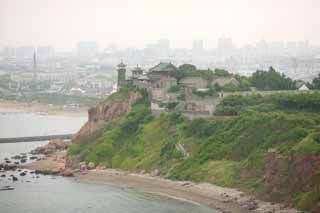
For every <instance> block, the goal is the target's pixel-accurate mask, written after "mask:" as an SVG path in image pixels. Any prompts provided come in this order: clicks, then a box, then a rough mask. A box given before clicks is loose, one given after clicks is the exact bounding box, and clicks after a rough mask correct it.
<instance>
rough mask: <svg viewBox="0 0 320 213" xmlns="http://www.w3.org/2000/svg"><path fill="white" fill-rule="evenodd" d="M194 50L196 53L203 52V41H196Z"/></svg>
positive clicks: (193, 44)
mask: <svg viewBox="0 0 320 213" xmlns="http://www.w3.org/2000/svg"><path fill="white" fill-rule="evenodd" d="M192 50H194V51H203V50H204V46H203V40H194V41H193V43H192Z"/></svg>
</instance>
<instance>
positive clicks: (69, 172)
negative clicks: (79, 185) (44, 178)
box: [61, 169, 73, 177]
mask: <svg viewBox="0 0 320 213" xmlns="http://www.w3.org/2000/svg"><path fill="white" fill-rule="evenodd" d="M61 175H62V176H64V177H73V171H72V170H71V169H65V170H64V171H62V173H61Z"/></svg>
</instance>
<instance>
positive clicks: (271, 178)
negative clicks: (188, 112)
mask: <svg viewBox="0 0 320 213" xmlns="http://www.w3.org/2000/svg"><path fill="white" fill-rule="evenodd" d="M130 93H140V94H141V95H140V96H139V97H138V96H135V97H136V99H135V103H134V104H132V105H131V107H130V108H128V105H126V106H127V108H126V110H122V112H123V113H119V114H117V116H113V117H112V119H110V120H108V119H104V121H105V122H104V124H103V125H100V126H99V128H95V131H94V133H92V134H89V135H88V136H87V137H84V138H82V139H83V140H81V143H79V142H77V141H75V143H74V144H73V145H71V147H70V148H69V151H68V152H69V156H70V162H72V163H70V166H72V164H73V165H74V164H75V162H79V161H82V160H85V161H87V162H95V163H96V164H100V165H105V166H107V167H112V168H119V169H123V170H130V171H139V172H141V171H145V172H150V173H155V174H159V175H162V176H165V177H167V178H170V179H174V180H192V181H195V182H202V181H206V182H210V183H214V184H217V185H220V186H228V187H234V188H239V189H241V190H245V191H248V192H252V193H254V194H257V195H259V196H260V197H261V198H264V199H266V200H274V201H282V202H285V203H288V204H289V205H294V206H295V207H298V208H300V209H308V210H310V209H312V210H316V211H319V210H320V207H319V205H318V204H319V198H320V173H319V171H320V114H319V111H320V107H319V104H320V101H319V100H320V94H318V93H314V94H288V95H272V96H264V97H262V96H247V97H242V96H230V97H227V98H225V99H224V101H222V102H221V104H220V105H219V106H218V109H217V111H216V114H217V115H219V116H213V117H210V118H207V119H195V120H192V121H190V120H188V119H187V118H185V117H184V116H182V115H180V114H176V113H169V114H162V115H161V116H159V117H157V118H155V117H153V116H152V114H151V112H150V109H149V103H148V99H147V93H146V92H144V91H141V90H140V91H138V90H130ZM115 96H116V97H118V96H119V97H129V96H131V95H129V93H128V91H125V90H122V91H121V92H119V93H118V94H116V95H115ZM113 99H114V96H113V97H111V98H110V99H109V100H107V101H106V103H107V104H105V105H104V106H109V105H110V104H114V103H113ZM127 100H128V99H127V98H123V99H122V102H124V103H129V102H128V101H127ZM132 100H133V99H132ZM107 108H108V107H107ZM108 109H110V108H108ZM89 120H90V119H89ZM87 128H89V127H87ZM80 138H81V136H80ZM79 140H80V139H79Z"/></svg>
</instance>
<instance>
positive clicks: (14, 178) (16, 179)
mask: <svg viewBox="0 0 320 213" xmlns="http://www.w3.org/2000/svg"><path fill="white" fill-rule="evenodd" d="M10 176H11V177H12V181H18V178H17V177H16V176H14V175H10Z"/></svg>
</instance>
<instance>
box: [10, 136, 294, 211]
mask: <svg viewBox="0 0 320 213" xmlns="http://www.w3.org/2000/svg"><path fill="white" fill-rule="evenodd" d="M66 147H67V146H66V144H64V143H62V142H61V141H55V142H51V143H49V144H48V145H45V146H43V147H41V148H37V149H35V150H33V151H32V153H33V154H45V156H44V157H41V158H39V159H37V160H35V161H33V162H31V163H28V164H25V165H19V166H17V168H18V167H19V169H20V170H27V171H30V170H31V171H33V172H34V173H35V174H45V175H62V176H66V177H73V178H75V179H77V180H80V181H90V182H97V183H101V184H115V185H122V186H126V187H130V188H134V189H136V190H139V191H144V192H150V193H156V194H162V195H166V196H170V197H174V198H178V199H184V200H187V201H190V202H193V203H198V204H201V205H205V206H208V207H210V208H213V209H217V210H220V211H221V212H235V213H242V212H264V213H269V212H270V213H271V212H278V213H296V212H299V211H297V210H295V209H290V208H287V207H285V206H284V205H282V204H274V203H269V202H263V201H260V200H257V199H255V198H254V197H253V196H250V195H247V194H245V193H243V192H241V191H238V190H235V189H230V188H224V187H219V186H216V185H213V184H208V183H193V182H189V181H172V180H168V179H165V178H163V177H160V176H157V174H136V173H129V172H125V171H118V170H114V169H107V168H104V167H101V166H96V165H94V164H93V163H85V162H81V163H80V164H79V168H78V169H73V170H72V169H70V168H66V160H67V151H66ZM4 190H12V189H11V188H8V189H4Z"/></svg>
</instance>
